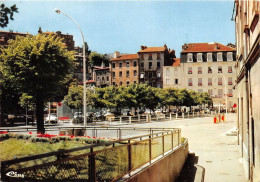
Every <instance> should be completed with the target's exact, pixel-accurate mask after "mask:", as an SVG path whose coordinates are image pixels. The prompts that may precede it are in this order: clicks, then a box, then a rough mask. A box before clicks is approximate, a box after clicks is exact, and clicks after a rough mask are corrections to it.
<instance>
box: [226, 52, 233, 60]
mask: <svg viewBox="0 0 260 182" xmlns="http://www.w3.org/2000/svg"><path fill="white" fill-rule="evenodd" d="M227 61H233V52H228V53H227Z"/></svg>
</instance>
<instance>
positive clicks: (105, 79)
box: [93, 64, 111, 88]
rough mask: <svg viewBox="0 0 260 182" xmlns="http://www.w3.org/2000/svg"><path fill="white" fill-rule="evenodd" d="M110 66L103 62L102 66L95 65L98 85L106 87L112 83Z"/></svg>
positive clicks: (95, 78) (94, 72)
mask: <svg viewBox="0 0 260 182" xmlns="http://www.w3.org/2000/svg"><path fill="white" fill-rule="evenodd" d="M110 78H111V77H110V68H109V67H105V66H104V64H102V66H101V67H99V66H95V67H94V70H93V79H94V81H95V82H96V86H97V87H101V88H103V87H106V86H109V85H110V83H111V80H110Z"/></svg>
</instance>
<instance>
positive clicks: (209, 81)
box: [208, 78, 212, 86]
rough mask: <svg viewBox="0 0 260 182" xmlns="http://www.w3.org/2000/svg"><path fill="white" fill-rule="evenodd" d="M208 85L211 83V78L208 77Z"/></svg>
mask: <svg viewBox="0 0 260 182" xmlns="http://www.w3.org/2000/svg"><path fill="white" fill-rule="evenodd" d="M208 85H209V86H211V85H212V78H208Z"/></svg>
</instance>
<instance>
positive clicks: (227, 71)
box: [180, 42, 237, 109]
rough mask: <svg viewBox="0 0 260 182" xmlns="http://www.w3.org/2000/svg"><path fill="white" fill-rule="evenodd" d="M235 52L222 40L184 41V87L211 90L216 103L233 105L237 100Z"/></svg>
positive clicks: (210, 93) (222, 105)
mask: <svg viewBox="0 0 260 182" xmlns="http://www.w3.org/2000/svg"><path fill="white" fill-rule="evenodd" d="M235 54H236V50H235V49H234V48H232V47H231V46H225V45H222V44H220V43H215V42H214V43H190V44H184V45H183V46H182V51H181V58H180V59H181V63H180V64H181V65H180V67H181V74H182V80H181V83H182V88H187V89H189V90H194V91H197V92H208V93H209V95H210V96H211V97H212V98H213V104H214V106H215V107H219V106H221V107H222V108H223V109H224V108H226V99H227V100H228V101H227V108H228V109H232V107H233V104H234V103H237V100H236V93H235V92H234V90H233V87H234V84H235V75H236V73H235V64H236V62H235Z"/></svg>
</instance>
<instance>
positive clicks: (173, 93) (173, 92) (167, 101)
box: [159, 88, 178, 110]
mask: <svg viewBox="0 0 260 182" xmlns="http://www.w3.org/2000/svg"><path fill="white" fill-rule="evenodd" d="M159 97H160V100H161V104H162V105H163V106H168V108H169V110H170V106H171V105H175V106H176V105H177V104H178V103H177V101H178V90H177V89H175V88H165V89H160V90H159Z"/></svg>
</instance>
